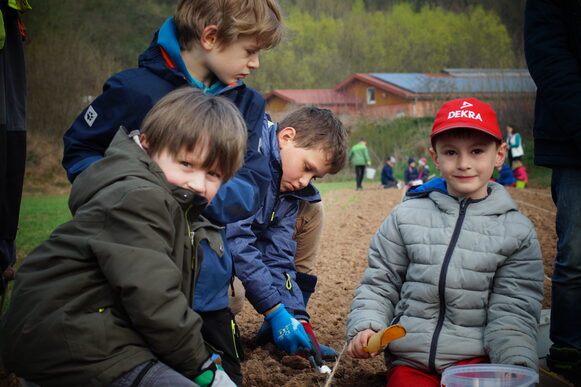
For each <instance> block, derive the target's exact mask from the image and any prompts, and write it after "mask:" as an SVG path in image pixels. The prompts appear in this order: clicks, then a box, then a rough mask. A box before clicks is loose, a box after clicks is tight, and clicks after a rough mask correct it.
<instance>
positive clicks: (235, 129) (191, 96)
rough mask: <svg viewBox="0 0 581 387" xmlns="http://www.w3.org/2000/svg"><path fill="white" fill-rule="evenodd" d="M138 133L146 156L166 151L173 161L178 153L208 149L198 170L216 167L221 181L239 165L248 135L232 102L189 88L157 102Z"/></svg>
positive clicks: (229, 176) (228, 177)
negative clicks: (145, 148)
mask: <svg viewBox="0 0 581 387" xmlns="http://www.w3.org/2000/svg"><path fill="white" fill-rule="evenodd" d="M141 134H143V135H144V136H145V139H146V141H147V153H148V154H149V155H150V156H154V155H157V154H159V153H160V152H162V151H167V152H168V154H169V155H170V156H171V157H173V158H177V157H178V155H179V154H180V153H181V152H184V151H187V152H191V151H194V150H196V149H197V148H198V147H204V146H208V147H209V152H208V153H207V157H206V159H205V160H204V162H203V163H202V168H208V169H210V168H215V167H217V168H219V169H220V171H221V173H222V180H223V181H226V180H228V179H230V178H231V177H232V176H234V174H235V173H236V171H237V170H238V169H240V167H241V166H242V163H243V161H244V154H245V152H246V138H247V136H248V135H247V130H246V124H245V123H244V119H243V118H242V116H241V115H240V112H239V111H238V109H237V108H236V106H235V105H234V104H233V103H232V102H230V101H229V100H227V99H226V98H224V97H216V96H208V95H205V94H204V93H202V92H201V91H200V90H198V89H196V88H194V87H191V86H186V87H183V88H180V89H177V90H174V91H172V92H171V93H168V94H167V95H166V96H165V97H163V98H162V99H160V100H159V102H158V103H156V104H155V106H154V107H153V108H151V110H150V111H149V112H148V113H147V115H146V116H145V119H144V120H143V123H142V126H141ZM198 149H199V148H198Z"/></svg>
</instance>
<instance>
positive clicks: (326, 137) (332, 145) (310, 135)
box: [278, 106, 348, 174]
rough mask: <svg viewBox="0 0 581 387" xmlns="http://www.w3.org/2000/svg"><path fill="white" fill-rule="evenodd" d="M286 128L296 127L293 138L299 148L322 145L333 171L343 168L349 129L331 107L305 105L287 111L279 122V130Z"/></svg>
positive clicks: (332, 172)
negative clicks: (288, 112) (289, 111)
mask: <svg viewBox="0 0 581 387" xmlns="http://www.w3.org/2000/svg"><path fill="white" fill-rule="evenodd" d="M287 127H291V128H294V129H295V131H296V136H295V138H294V141H295V144H296V146H297V147H299V148H305V149H313V148H317V147H320V148H322V149H324V150H326V151H327V162H328V164H329V165H330V169H329V173H330V174H335V173H337V172H339V171H340V170H341V169H343V167H344V166H345V162H346V160H347V147H348V143H347V131H346V130H345V127H344V126H343V124H342V123H341V121H340V120H339V118H337V116H336V115H335V114H333V113H332V112H331V111H330V110H328V109H320V108H317V107H314V106H304V107H302V108H300V109H297V110H295V111H293V112H291V113H290V114H288V115H287V116H286V117H285V118H284V119H283V120H282V121H281V122H280V124H279V126H278V130H279V131H280V130H282V129H284V128H287Z"/></svg>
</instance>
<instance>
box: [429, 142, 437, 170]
mask: <svg viewBox="0 0 581 387" xmlns="http://www.w3.org/2000/svg"><path fill="white" fill-rule="evenodd" d="M429 150H430V156H432V160H433V161H434V166H435V167H436V169H437V170H440V163H439V161H438V154H437V153H436V150H435V149H434V148H433V147H430V149H429Z"/></svg>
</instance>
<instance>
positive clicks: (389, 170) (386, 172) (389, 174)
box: [381, 156, 397, 188]
mask: <svg viewBox="0 0 581 387" xmlns="http://www.w3.org/2000/svg"><path fill="white" fill-rule="evenodd" d="M395 161H396V160H395V157H393V156H390V157H389V158H388V159H386V160H385V165H384V166H383V169H382V170H381V185H382V186H383V188H397V179H396V178H395V177H393V166H394V165H395Z"/></svg>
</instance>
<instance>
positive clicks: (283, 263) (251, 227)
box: [226, 124, 321, 320]
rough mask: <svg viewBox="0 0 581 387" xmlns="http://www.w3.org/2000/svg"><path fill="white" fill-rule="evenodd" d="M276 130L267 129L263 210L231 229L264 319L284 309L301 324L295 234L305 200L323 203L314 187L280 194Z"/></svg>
mask: <svg viewBox="0 0 581 387" xmlns="http://www.w3.org/2000/svg"><path fill="white" fill-rule="evenodd" d="M276 129H277V125H276V124H275V125H272V126H270V127H264V129H263V134H262V139H261V151H262V153H263V154H264V155H266V156H267V157H269V160H270V164H269V165H270V172H271V174H272V181H271V182H270V185H269V189H268V192H267V193H266V197H265V198H264V201H263V203H262V207H261V209H260V210H259V211H258V212H257V213H256V214H255V215H254V216H252V217H250V218H248V219H244V220H242V221H240V222H237V223H234V224H229V225H228V226H227V227H226V235H227V236H228V244H229V247H230V249H231V251H232V256H233V258H234V268H235V272H236V276H237V277H238V278H240V280H241V281H242V283H243V285H244V287H245V289H246V298H247V299H248V300H249V301H250V303H251V304H252V305H253V306H254V308H255V309H256V310H257V311H258V312H259V313H264V312H266V311H267V310H268V309H270V308H272V307H273V306H275V305H277V304H279V303H283V304H284V305H285V307H286V309H287V310H288V311H289V313H291V314H292V315H293V316H295V317H296V318H297V319H307V320H308V317H309V316H308V314H307V312H306V310H305V309H306V308H305V305H304V302H303V295H302V292H301V289H300V288H299V285H297V272H296V268H295V264H294V256H295V252H296V243H295V241H294V240H293V233H294V228H295V222H296V217H297V213H298V210H299V205H300V201H301V200H308V201H310V202H318V201H320V200H321V199H320V196H319V191H317V189H316V188H315V187H314V186H313V185H312V184H309V185H308V186H306V187H305V188H303V189H301V190H298V191H293V192H282V193H281V192H280V180H281V174H282V167H281V160H280V152H279V145H278V140H277V137H276Z"/></svg>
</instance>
